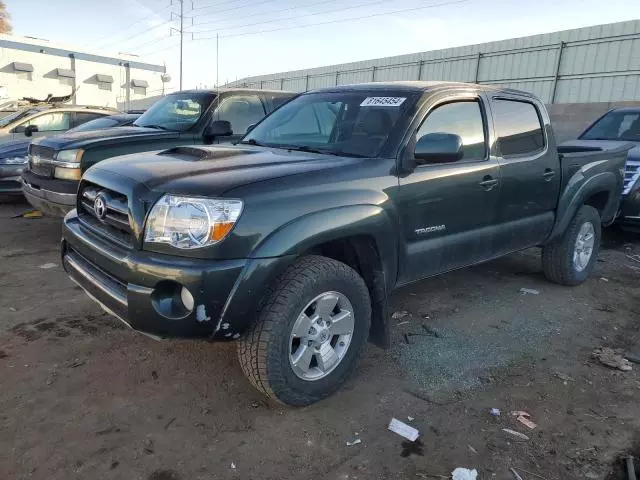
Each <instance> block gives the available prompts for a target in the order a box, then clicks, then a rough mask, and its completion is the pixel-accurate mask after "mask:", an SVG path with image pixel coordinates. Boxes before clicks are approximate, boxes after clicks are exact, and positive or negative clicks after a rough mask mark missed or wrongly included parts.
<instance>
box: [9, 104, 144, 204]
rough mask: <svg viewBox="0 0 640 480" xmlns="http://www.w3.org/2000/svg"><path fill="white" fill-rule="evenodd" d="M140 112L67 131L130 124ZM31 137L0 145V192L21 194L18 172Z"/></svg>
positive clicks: (116, 116)
mask: <svg viewBox="0 0 640 480" xmlns="http://www.w3.org/2000/svg"><path fill="white" fill-rule="evenodd" d="M140 115H141V114H140V113H121V114H116V115H109V116H105V117H100V118H96V119H94V120H90V121H88V122H86V123H83V124H82V125H79V126H77V127H76V128H73V129H71V130H68V131H67V132H65V133H69V132H87V131H90V130H101V129H104V128H111V127H122V126H127V125H131V124H132V123H133V122H134V121H135V120H136V119H137V118H138V117H139V116H140ZM30 143H31V138H26V139H25V140H16V141H15V142H10V143H7V144H4V145H2V146H0V194H4V195H7V194H18V195H22V183H21V181H20V172H22V169H23V168H24V166H25V165H26V163H27V160H28V158H27V155H28V150H29V144H30Z"/></svg>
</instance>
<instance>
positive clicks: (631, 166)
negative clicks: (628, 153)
mask: <svg viewBox="0 0 640 480" xmlns="http://www.w3.org/2000/svg"><path fill="white" fill-rule="evenodd" d="M638 177H640V160H627V163H626V164H625V166H624V186H623V188H622V194H623V195H626V194H627V193H629V190H631V187H633V185H634V184H635V183H636V180H638Z"/></svg>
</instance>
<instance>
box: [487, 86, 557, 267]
mask: <svg viewBox="0 0 640 480" xmlns="http://www.w3.org/2000/svg"><path fill="white" fill-rule="evenodd" d="M491 103H492V112H493V117H494V118H493V121H494V126H495V133H496V155H497V156H498V158H499V162H500V164H501V171H502V185H501V188H500V202H499V203H500V206H499V209H498V219H497V224H498V226H499V229H498V230H497V233H496V237H495V245H496V246H497V247H498V251H497V252H496V253H498V254H502V253H508V252H512V251H515V250H520V249H523V248H527V247H531V246H534V245H537V244H539V243H540V242H542V241H543V240H545V239H546V238H547V236H548V235H549V233H550V232H551V229H552V228H553V222H554V218H555V216H554V212H555V208H556V205H557V202H558V192H559V191H560V181H561V171H560V161H559V159H558V154H557V152H556V150H555V149H550V148H549V142H548V138H549V135H550V134H551V133H550V124H549V119H548V117H546V114H545V113H544V112H545V111H544V109H543V108H542V107H541V106H540V105H539V104H537V103H536V102H534V101H531V100H530V99H524V98H519V97H497V98H492V99H491Z"/></svg>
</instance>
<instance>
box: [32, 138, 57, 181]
mask: <svg viewBox="0 0 640 480" xmlns="http://www.w3.org/2000/svg"><path fill="white" fill-rule="evenodd" d="M55 153H56V151H55V150H54V149H53V148H49V147H41V146H40V145H30V146H29V170H31V172H33V173H34V174H35V175H39V176H41V177H52V176H53V168H54V167H53V165H52V164H51V161H53V159H54V156H55Z"/></svg>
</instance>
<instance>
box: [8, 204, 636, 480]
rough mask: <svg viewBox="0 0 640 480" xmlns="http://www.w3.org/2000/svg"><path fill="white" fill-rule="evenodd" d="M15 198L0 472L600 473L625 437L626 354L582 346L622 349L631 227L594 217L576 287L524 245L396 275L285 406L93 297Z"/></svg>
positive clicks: (214, 351)
mask: <svg viewBox="0 0 640 480" xmlns="http://www.w3.org/2000/svg"><path fill="white" fill-rule="evenodd" d="M26 209H27V205H26V204H23V203H14V204H10V205H7V204H4V205H0V292H1V293H0V479H23V478H24V479H27V478H29V479H47V480H51V479H61V480H62V479H64V480H67V479H126V480H134V479H141V480H195V479H265V480H266V479H287V480H293V479H315V478H322V479H367V480H370V479H413V478H416V479H418V478H437V477H430V476H429V475H436V476H437V475H445V476H448V475H450V473H451V471H452V470H453V469H454V468H456V467H466V468H475V469H477V470H478V472H479V476H478V478H480V479H512V478H514V477H513V475H512V474H511V473H510V469H511V468H515V469H516V471H518V473H519V474H520V476H521V477H522V478H523V479H525V480H529V479H531V480H534V479H541V478H542V479H549V480H550V479H610V480H613V479H618V478H620V479H623V478H626V477H624V476H622V471H621V470H620V469H619V468H618V465H617V463H616V462H617V461H618V459H619V457H620V456H621V455H623V454H625V453H628V452H633V453H635V454H636V455H640V401H639V399H640V375H639V372H640V365H634V370H633V371H630V372H622V371H617V370H612V369H608V368H606V367H604V366H602V365H600V364H598V363H597V362H596V361H595V360H593V359H592V358H591V352H592V351H593V350H594V348H596V347H599V346H609V347H613V348H616V349H622V350H624V351H633V350H635V351H636V353H637V354H638V356H640V322H639V321H638V318H639V315H640V285H639V283H638V280H639V279H640V263H637V262H636V261H634V260H632V259H630V258H629V257H628V256H627V255H631V254H634V253H640V239H639V238H638V237H634V236H628V235H624V234H622V233H620V232H615V231H609V232H607V233H606V234H605V245H604V250H603V251H602V253H601V256H600V259H599V260H600V261H599V263H598V266H597V271H596V273H595V275H593V277H592V278H591V279H590V280H589V281H588V282H586V283H585V284H584V285H581V286H579V287H576V288H566V287H560V286H557V285H553V284H550V283H547V282H546V281H545V280H544V278H543V276H542V273H541V268H540V262H539V252H538V251H535V250H534V251H527V252H523V253H520V254H516V255H511V256H509V257H506V258H504V259H501V260H498V261H495V262H492V263H488V264H485V265H481V266H478V267H475V268H471V269H466V270H461V271H457V272H454V273H451V274H448V275H445V276H442V277H440V278H436V279H432V280H428V281H423V282H421V283H418V284H415V285H413V286H411V287H408V288H404V289H402V290H400V291H398V292H396V293H395V294H394V295H393V298H392V302H391V308H392V310H391V311H392V312H399V311H406V312H408V315H407V316H405V317H404V318H399V319H394V320H392V322H393V324H394V327H393V332H394V338H393V346H392V348H391V349H390V350H388V351H382V350H379V349H377V348H376V347H373V346H370V347H368V348H367V349H366V351H365V354H364V356H363V358H362V359H361V361H360V363H359V367H358V369H357V371H356V374H355V375H354V377H353V378H352V379H351V380H350V381H349V382H348V384H347V385H346V386H345V388H343V389H342V390H341V391H340V392H338V393H337V394H336V395H334V396H333V397H331V398H329V399H328V400H326V401H323V402H321V403H319V404H316V405H313V406H310V407H306V408H298V409H295V408H287V407H284V406H282V405H277V404H273V403H270V402H267V401H265V400H264V398H263V397H262V396H261V395H260V394H259V393H258V392H257V391H255V390H253V388H252V387H251V386H250V384H249V383H248V381H246V380H245V379H244V377H243V376H242V373H241V371H240V368H239V366H238V363H237V361H236V354H235V346H234V345H233V344H209V343H204V342H183V341H165V342H157V341H154V340H151V339H149V338H147V337H145V336H142V335H139V334H136V333H135V332H133V331H131V330H128V329H126V328H124V327H122V326H121V324H119V323H118V322H117V321H116V320H113V319H112V318H110V317H109V316H107V315H105V314H103V313H102V311H101V310H100V308H99V307H98V306H96V305H95V304H94V303H93V302H92V301H91V300H89V299H88V298H87V297H86V296H85V295H84V294H83V293H82V292H81V291H80V290H79V289H78V288H77V287H74V285H73V284H72V283H71V281H69V280H68V278H67V277H66V276H65V274H64V272H63V270H62V268H61V266H60V260H59V256H58V255H59V254H58V245H59V237H60V222H59V220H56V219H49V218H40V219H24V218H11V217H12V216H13V215H15V214H17V213H19V212H21V211H24V210H26ZM49 263H53V264H54V266H52V267H51V265H46V264H49ZM44 266H49V267H51V268H44ZM523 287H524V288H528V289H535V290H538V291H539V294H537V295H536V294H522V293H520V289H521V288H523ZM490 408H499V409H500V410H501V411H502V414H501V416H499V417H493V416H491V415H490V414H489V409H490ZM513 410H525V411H527V412H529V413H530V415H531V419H532V420H533V421H534V422H535V423H537V428H535V429H534V430H530V429H529V428H527V427H526V426H524V425H523V424H521V423H519V422H517V421H516V419H515V418H514V417H512V416H511V415H510V412H511V411H513ZM392 417H396V418H398V419H400V420H403V421H405V422H408V419H407V417H413V418H414V420H413V421H412V422H411V424H412V425H413V426H414V427H416V428H417V429H419V430H420V433H421V435H420V439H419V443H417V444H409V443H404V441H403V439H402V438H401V437H400V436H398V435H396V434H394V433H392V432H390V431H388V430H387V428H386V427H387V424H388V423H389V420H390V419H391V418H392ZM503 428H508V429H512V430H516V431H518V432H521V433H524V434H526V435H527V436H528V437H529V440H519V439H517V438H514V437H513V436H511V435H509V434H508V433H506V432H504V431H503V430H502V429H503ZM355 438H360V439H361V440H362V442H361V443H360V444H357V445H354V446H347V445H346V442H347V441H351V440H354V439H355Z"/></svg>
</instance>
